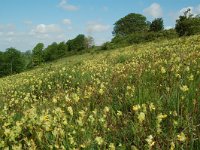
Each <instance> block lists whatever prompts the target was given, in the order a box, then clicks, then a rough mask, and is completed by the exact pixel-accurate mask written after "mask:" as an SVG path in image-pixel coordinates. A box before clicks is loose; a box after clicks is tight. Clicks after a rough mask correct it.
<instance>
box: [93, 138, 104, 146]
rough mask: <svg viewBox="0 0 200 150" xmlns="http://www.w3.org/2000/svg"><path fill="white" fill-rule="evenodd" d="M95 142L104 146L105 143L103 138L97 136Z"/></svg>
mask: <svg viewBox="0 0 200 150" xmlns="http://www.w3.org/2000/svg"><path fill="white" fill-rule="evenodd" d="M95 141H96V142H97V144H98V145H102V144H103V142H104V140H103V138H102V137H99V136H97V137H96V138H95Z"/></svg>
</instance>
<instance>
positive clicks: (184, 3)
mask: <svg viewBox="0 0 200 150" xmlns="http://www.w3.org/2000/svg"><path fill="white" fill-rule="evenodd" d="M188 7H190V8H191V9H192V11H193V13H194V14H200V1H199V0H159V1H158V0H1V1H0V50H2V51H4V50H5V49H6V48H8V47H15V48H17V49H19V50H21V51H26V50H31V49H32V48H33V47H34V46H35V45H36V44H37V43H38V42H43V43H44V44H45V46H47V45H49V44H51V43H52V42H61V41H67V40H68V39H71V38H74V37H75V36H76V35H78V34H80V33H81V34H85V35H90V36H93V37H94V39H95V43H96V44H97V45H100V44H102V43H104V42H106V41H109V40H110V39H111V38H112V30H113V24H114V23H115V22H116V21H117V20H118V19H120V18H121V17H124V16H125V15H127V14H129V13H141V14H143V15H145V16H146V17H147V19H148V20H149V21H152V20H153V19H154V18H158V17H162V18H163V19H164V24H165V28H170V27H174V25H175V20H176V18H177V17H178V16H179V15H180V14H181V13H182V12H183V11H184V10H185V9H186V8H188Z"/></svg>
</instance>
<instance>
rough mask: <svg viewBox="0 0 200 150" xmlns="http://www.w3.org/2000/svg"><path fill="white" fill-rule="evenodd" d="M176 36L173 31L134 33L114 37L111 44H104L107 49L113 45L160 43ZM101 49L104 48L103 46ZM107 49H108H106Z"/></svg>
mask: <svg viewBox="0 0 200 150" xmlns="http://www.w3.org/2000/svg"><path fill="white" fill-rule="evenodd" d="M176 37H177V34H176V31H175V30H173V29H170V30H163V31H160V32H145V33H144V32H143V33H134V34H130V35H128V36H126V37H121V36H115V37H114V38H113V39H112V41H111V43H110V44H109V43H106V46H107V47H109V45H111V44H112V45H114V46H115V47H125V46H128V45H132V44H139V43H144V42H150V41H154V40H155V41H160V40H163V39H172V38H176ZM102 47H105V45H103V46H102ZM107 49H109V48H107Z"/></svg>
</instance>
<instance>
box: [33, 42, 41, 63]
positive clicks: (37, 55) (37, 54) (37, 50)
mask: <svg viewBox="0 0 200 150" xmlns="http://www.w3.org/2000/svg"><path fill="white" fill-rule="evenodd" d="M43 49H44V44H43V43H38V44H37V45H36V46H35V47H34V48H33V51H32V53H33V55H32V63H33V65H34V66H37V65H39V64H41V63H42V62H43V61H44V54H43Z"/></svg>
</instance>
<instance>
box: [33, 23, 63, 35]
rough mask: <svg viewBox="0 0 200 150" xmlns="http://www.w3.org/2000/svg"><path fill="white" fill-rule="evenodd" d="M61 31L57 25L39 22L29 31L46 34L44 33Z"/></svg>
mask: <svg viewBox="0 0 200 150" xmlns="http://www.w3.org/2000/svg"><path fill="white" fill-rule="evenodd" d="M57 32H61V28H60V27H59V26H58V25H55V24H49V25H45V24H39V25H37V26H36V27H35V28H34V29H32V30H31V33H33V34H34V33H40V34H46V33H57Z"/></svg>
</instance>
